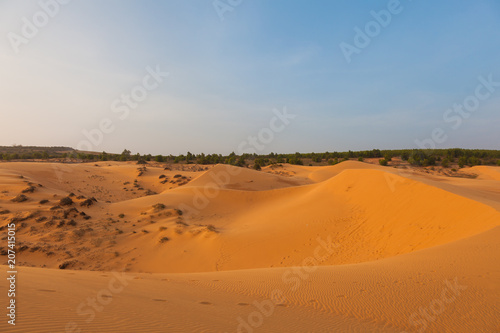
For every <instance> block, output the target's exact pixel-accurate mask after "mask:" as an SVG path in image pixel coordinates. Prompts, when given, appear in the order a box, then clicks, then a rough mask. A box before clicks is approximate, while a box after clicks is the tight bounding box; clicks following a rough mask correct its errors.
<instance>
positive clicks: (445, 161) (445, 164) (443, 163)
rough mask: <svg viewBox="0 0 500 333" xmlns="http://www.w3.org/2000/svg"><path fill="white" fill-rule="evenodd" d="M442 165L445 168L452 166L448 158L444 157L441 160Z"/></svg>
mask: <svg viewBox="0 0 500 333" xmlns="http://www.w3.org/2000/svg"><path fill="white" fill-rule="evenodd" d="M441 166H442V167H443V168H448V167H449V166H450V162H449V161H448V159H447V158H445V159H443V161H442V162H441Z"/></svg>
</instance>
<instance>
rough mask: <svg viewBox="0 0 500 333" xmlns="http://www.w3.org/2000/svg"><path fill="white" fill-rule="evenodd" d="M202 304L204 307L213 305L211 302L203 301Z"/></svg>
mask: <svg viewBox="0 0 500 333" xmlns="http://www.w3.org/2000/svg"><path fill="white" fill-rule="evenodd" d="M199 303H200V304H203V305H212V303H210V302H207V301H202V302H199Z"/></svg>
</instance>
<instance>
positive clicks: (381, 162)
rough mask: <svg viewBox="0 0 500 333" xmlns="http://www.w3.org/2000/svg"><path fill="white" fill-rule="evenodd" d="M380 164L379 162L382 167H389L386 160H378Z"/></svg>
mask: <svg viewBox="0 0 500 333" xmlns="http://www.w3.org/2000/svg"><path fill="white" fill-rule="evenodd" d="M378 162H379V163H380V165H382V166H387V160H386V159H385V158H383V159H380V160H378Z"/></svg>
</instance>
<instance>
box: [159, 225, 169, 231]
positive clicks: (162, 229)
mask: <svg viewBox="0 0 500 333" xmlns="http://www.w3.org/2000/svg"><path fill="white" fill-rule="evenodd" d="M167 229H168V228H167V227H165V226H161V227H159V228H158V231H164V230H167Z"/></svg>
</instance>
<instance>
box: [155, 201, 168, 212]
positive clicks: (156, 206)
mask: <svg viewBox="0 0 500 333" xmlns="http://www.w3.org/2000/svg"><path fill="white" fill-rule="evenodd" d="M165 208H167V206H165V205H164V204H162V203H157V204H155V205H153V209H154V210H156V211H160V210H164V209H165Z"/></svg>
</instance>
